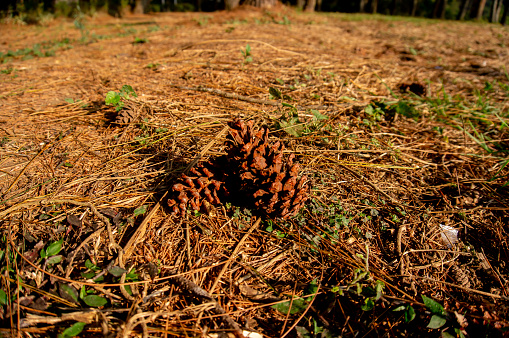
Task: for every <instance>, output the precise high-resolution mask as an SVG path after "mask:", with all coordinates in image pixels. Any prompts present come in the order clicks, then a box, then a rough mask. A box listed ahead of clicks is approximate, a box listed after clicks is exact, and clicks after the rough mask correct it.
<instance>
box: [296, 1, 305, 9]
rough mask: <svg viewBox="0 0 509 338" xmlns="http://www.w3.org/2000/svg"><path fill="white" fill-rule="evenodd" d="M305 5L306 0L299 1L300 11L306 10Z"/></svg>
mask: <svg viewBox="0 0 509 338" xmlns="http://www.w3.org/2000/svg"><path fill="white" fill-rule="evenodd" d="M304 5H306V0H297V8H298V9H304Z"/></svg>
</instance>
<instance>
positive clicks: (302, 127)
mask: <svg viewBox="0 0 509 338" xmlns="http://www.w3.org/2000/svg"><path fill="white" fill-rule="evenodd" d="M283 107H287V108H289V110H287V111H284V112H283V114H282V115H281V117H280V118H279V119H277V120H276V123H275V128H276V129H278V130H283V131H285V132H286V133H288V134H290V135H292V136H295V137H302V136H305V135H309V134H311V133H314V132H317V131H319V130H322V129H327V128H326V125H327V121H328V117H327V116H325V115H322V114H321V113H320V112H319V111H318V110H314V109H311V110H310V111H309V112H310V113H311V118H306V119H301V118H300V117H299V114H298V112H297V109H296V108H295V107H294V106H292V105H290V104H287V103H284V102H283Z"/></svg>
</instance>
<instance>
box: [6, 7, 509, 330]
mask: <svg viewBox="0 0 509 338" xmlns="http://www.w3.org/2000/svg"><path fill="white" fill-rule="evenodd" d="M348 19H349V16H346V15H333V14H330V15H325V14H314V15H310V14H302V13H297V12H294V11H292V10H290V9H287V8H283V7H281V8H277V9H275V10H273V11H271V12H268V11H262V10H257V9H253V8H247V9H239V10H237V11H234V12H229V13H227V12H218V13H207V14H199V13H185V14H177V13H173V14H164V15H163V14H161V15H151V16H144V17H129V18H126V19H123V20H116V19H112V18H107V17H103V16H98V17H96V18H88V19H87V21H86V22H85V27H86V31H85V32H80V31H79V30H77V29H75V28H73V24H72V22H66V21H54V22H51V23H49V25H48V26H47V27H44V28H41V27H35V26H24V27H18V26H9V25H3V26H1V27H0V29H1V30H2V31H3V32H5V33H4V34H2V38H1V39H2V43H3V44H2V47H1V48H0V52H3V53H5V52H7V50H13V51H14V50H17V49H22V48H26V47H31V46H33V45H34V44H35V43H41V42H42V41H50V42H51V41H56V40H58V41H61V39H63V38H64V37H66V38H69V39H70V43H69V44H70V45H72V47H73V48H69V49H65V48H60V49H58V48H57V49H56V50H55V55H54V56H51V57H46V58H39V57H36V58H32V59H26V60H23V59H22V57H21V56H20V57H14V58H12V59H8V60H7V62H6V63H4V64H3V65H2V66H1V67H0V68H1V70H2V74H0V78H1V81H2V86H1V92H0V108H1V110H0V111H1V116H0V118H1V120H0V122H1V124H0V135H1V148H0V191H1V195H2V201H1V206H0V210H1V211H0V224H1V230H2V235H3V237H2V240H1V243H2V246H1V250H2V254H1V259H2V266H5V268H4V269H3V270H2V285H1V289H2V290H4V291H5V292H6V294H7V295H9V296H10V297H11V300H12V301H11V302H9V304H7V305H4V306H3V307H2V308H1V312H0V315H1V318H2V319H3V320H2V323H3V324H2V334H5V335H6V336H8V335H9V334H10V335H13V336H14V335H17V334H20V335H33V336H46V335H47V334H55V333H56V332H62V330H63V329H65V328H67V327H70V326H71V325H72V324H73V322H76V321H80V322H85V323H87V325H86V327H85V330H84V331H83V334H84V335H97V334H100V333H101V332H102V333H103V334H110V333H111V334H115V335H118V336H123V337H128V336H138V335H143V336H204V335H206V334H213V333H216V332H226V331H231V332H232V334H235V335H236V336H239V335H240V331H241V330H247V331H258V332H260V333H263V334H264V335H266V336H269V337H282V336H285V335H288V336H297V331H298V332H300V333H299V334H300V335H301V336H302V335H303V334H304V333H303V332H304V331H303V330H304V328H305V329H307V330H308V331H312V329H313V327H314V323H316V326H317V327H319V328H322V329H324V330H326V331H328V332H329V333H330V334H331V335H332V336H337V335H342V336H354V335H361V336H383V335H388V336H393V335H398V334H404V335H413V336H419V335H428V334H437V332H439V331H438V330H431V329H426V325H427V324H428V322H429V320H430V317H431V314H430V313H429V311H427V310H426V308H425V307H424V304H423V300H422V298H421V295H426V296H428V297H431V298H433V299H435V300H437V301H438V302H439V303H441V304H442V305H443V306H444V307H445V309H446V310H447V311H448V312H449V314H450V315H451V317H450V318H449V319H448V322H447V325H446V326H444V327H443V328H442V329H444V328H449V329H450V332H453V331H451V330H452V329H453V328H460V327H461V328H462V329H463V330H466V331H467V332H469V333H470V335H471V336H479V334H487V333H490V334H494V335H501V334H502V332H503V330H504V329H505V328H507V327H508V325H509V322H508V321H507V318H508V315H507V309H508V308H507V300H508V297H509V290H508V289H509V285H508V278H509V277H508V266H507V264H506V261H507V260H508V259H509V251H508V249H509V246H508V242H507V222H508V217H507V215H508V213H507V210H508V209H509V205H508V204H509V203H508V202H507V196H508V193H507V187H506V183H507V182H508V178H507V175H508V171H507V169H506V168H504V163H507V162H506V161H507V149H508V147H507V145H508V139H509V135H508V133H507V130H508V129H507V122H508V106H509V100H508V97H509V89H508V88H509V87H507V86H508V85H509V80H508V78H507V74H506V73H504V68H503V66H504V65H507V64H509V57H508V53H507V48H506V46H507V45H508V44H509V32H508V30H507V28H502V27H498V26H491V25H483V24H471V23H470V24H467V23H453V22H441V21H440V22H438V21H437V22H434V21H424V20H422V21H415V22H408V21H405V20H402V21H397V20H396V21H389V20H385V19H383V18H380V17H375V18H364V20H362V21H349V20H348ZM285 22H286V23H288V22H289V23H290V24H289V25H286V24H284V23H285ZM82 36H85V38H86V43H84V42H82V41H81V40H80V39H81V37H82ZM101 36H102V37H101ZM465 36H471V37H472V38H469V39H465V38H464V37H465ZM94 38H95V39H96V40H93V39H94ZM135 38H140V39H146V40H147V42H146V43H133V42H134V41H135ZM247 44H249V45H250V47H251V53H252V59H253V61H252V62H245V59H244V57H243V55H242V54H241V52H240V49H243V50H245V48H246V45H247ZM48 45H50V43H49V44H48ZM48 48H49V47H48ZM413 82H415V83H420V84H423V85H425V91H426V93H425V95H424V97H418V96H416V95H413V94H410V93H402V92H400V91H399V86H400V84H402V83H413ZM485 82H488V83H490V84H492V85H493V86H494V87H493V89H486V88H487V87H486V85H485ZM125 84H128V85H131V86H132V87H133V88H134V90H135V91H136V93H137V94H138V97H136V98H133V97H132V98H131V99H130V100H126V101H125V102H126V107H125V109H124V111H125V110H127V109H129V110H130V111H131V112H132V114H131V115H132V116H135V118H134V119H133V120H132V121H131V122H130V123H127V124H115V123H112V122H113V121H114V120H115V118H116V117H117V113H116V112H115V109H114V108H113V107H111V106H107V105H105V103H104V99H105V96H106V94H107V93H108V92H109V91H117V92H118V91H119V90H120V88H121V87H122V86H123V85H125ZM504 86H506V87H504ZM270 87H273V88H278V89H279V90H280V91H281V92H282V93H283V94H284V95H288V96H290V97H291V98H292V101H289V99H285V100H284V101H285V102H289V103H291V104H292V105H294V106H295V107H296V110H297V111H298V113H299V116H300V122H299V123H303V124H304V125H305V126H307V127H308V129H307V130H305V132H302V131H301V132H299V134H300V136H299V137H295V136H292V135H290V134H288V133H286V132H285V131H284V130H281V126H282V123H284V121H282V119H281V116H282V115H283V113H284V114H286V115H288V114H291V113H292V111H291V109H290V108H288V107H285V106H282V105H281V101H278V100H274V99H271V98H269V93H268V91H269V88H270ZM444 93H445V94H446V96H444ZM66 99H68V100H66ZM69 99H72V100H69ZM375 102H385V103H386V104H387V103H391V102H405V103H409V104H410V105H411V106H412V107H414V110H413V111H415V112H417V115H416V118H415V119H413V118H411V117H405V116H404V114H402V113H401V110H398V111H396V113H394V112H395V111H394V109H393V110H391V108H387V107H383V106H380V107H382V108H381V111H384V113H385V115H384V116H376V115H369V114H368V113H366V111H365V108H366V107H367V106H368V105H370V104H371V107H376V103H375ZM310 109H315V110H316V111H318V112H319V113H320V114H321V115H323V116H325V117H326V118H325V119H323V120H320V121H316V120H315V121H314V122H313V116H314V115H313V114H312V112H311V111H310ZM391 112H392V113H391ZM237 117H241V118H243V119H246V120H251V119H252V120H255V121H256V124H257V125H258V126H262V125H266V126H269V127H270V128H271V130H272V133H271V137H272V138H274V139H276V138H278V139H280V140H282V141H283V142H284V143H285V145H286V149H287V151H288V152H293V153H295V154H296V155H297V158H298V159H299V162H300V163H301V165H302V168H303V174H305V175H307V176H308V177H309V180H310V184H311V186H312V197H311V198H310V200H309V202H308V205H307V207H306V208H305V209H303V210H302V212H301V213H300V214H299V216H297V217H296V218H294V219H292V220H289V221H285V222H283V221H280V220H269V219H267V218H266V217H264V216H263V215H252V214H251V212H250V211H249V210H248V209H244V208H241V207H238V204H237V203H236V201H231V202H230V203H229V204H225V205H223V206H221V207H218V208H215V209H213V210H210V211H209V212H208V213H189V214H188V215H187V216H186V217H185V218H175V217H171V216H170V215H169V212H170V211H169V210H168V209H167V208H166V205H165V198H166V197H165V193H166V191H167V190H168V189H169V188H170V187H171V185H172V184H173V182H174V181H175V179H176V178H177V177H178V175H179V174H180V173H181V172H182V171H184V170H185V169H186V168H188V167H189V166H190V165H192V164H193V163H196V162H197V161H202V160H207V159H214V158H215V157H217V156H218V155H220V154H222V153H223V150H224V140H225V137H226V134H227V130H228V129H227V128H226V123H227V122H228V121H230V120H232V119H233V118H237ZM313 123H315V124H313ZM483 137H485V138H484V139H483ZM476 140H477V141H476ZM143 206H144V207H143ZM140 207H141V209H140ZM143 208H145V209H144V210H145V211H144V212H143V211H142V209H143ZM440 225H447V226H451V227H453V228H455V229H458V230H459V233H460V240H459V242H458V243H455V244H454V245H447V244H446V243H444V241H443V240H442V235H441V226H440ZM59 239H63V245H62V250H61V251H60V252H59V253H58V254H61V255H63V261H62V262H59V263H55V264H48V263H47V260H45V259H40V252H41V250H42V251H45V250H46V249H47V248H48V246H49V245H50V244H51V243H55V242H56V241H58V240H59ZM87 260H88V261H89V263H85V261H87ZM112 267H119V268H121V269H125V270H126V271H132V272H133V273H134V272H135V273H136V275H133V274H130V275H129V274H127V275H126V274H123V275H118V276H117V277H115V274H114V273H113V274H112V273H111V268H112ZM120 271H122V270H120ZM91 272H93V273H91ZM86 273H91V274H89V275H87V274H86ZM377 281H380V282H382V283H383V285H384V288H383V295H382V297H381V298H379V299H376V301H375V298H374V297H375V296H374V295H371V294H370V293H369V292H370V291H372V290H373V289H374V288H376V285H382V284H380V283H379V282H377ZM122 283H124V284H125V283H127V284H128V285H130V290H126V287H125V286H121V284H122ZM377 283H378V284H377ZM62 285H67V286H70V287H72V288H73V289H74V290H76V291H78V292H79V291H80V290H83V291H82V292H85V291H87V292H88V293H89V294H95V295H98V296H100V297H102V298H104V299H106V300H107V304H106V305H104V306H101V307H95V308H94V307H89V306H87V305H86V304H85V302H84V301H83V299H82V298H79V299H78V301H75V300H73V297H72V295H71V294H73V292H71V291H65V290H68V289H64V291H62ZM128 291H129V292H128ZM310 294H311V295H314V296H315V298H307V297H308V296H309V295H310ZM83 295H84V294H83ZM83 295H82V296H83ZM292 296H296V297H298V298H294V300H293V303H295V304H296V305H299V306H301V308H299V309H300V311H298V312H296V313H292V314H284V313H282V312H280V311H277V310H276V309H275V308H274V307H273V305H275V304H282V303H284V302H285V301H287V300H288V299H291V297H292ZM300 299H307V300H308V301H305V302H303V301H301V300H300ZM370 300H372V301H374V308H373V309H372V310H369V311H362V310H361V306H363V305H365V304H366V302H368V303H369V301H370ZM402 304H403V305H404V304H411V305H412V306H413V308H414V309H415V312H416V314H417V315H416V318H415V319H414V320H413V321H412V322H410V323H406V322H405V319H404V316H403V312H394V311H392V310H393V309H394V308H396V307H398V306H399V305H402ZM455 312H456V313H458V314H461V315H464V316H465V320H466V322H467V323H468V325H465V322H462V324H461V325H460V324H459V321H458V319H456V318H455V317H454V313H455ZM296 327H297V329H296ZM296 330H297V331H296ZM85 332H86V333H85ZM316 334H317V336H319V334H318V333H316Z"/></svg>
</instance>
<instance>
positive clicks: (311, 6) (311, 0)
mask: <svg viewBox="0 0 509 338" xmlns="http://www.w3.org/2000/svg"><path fill="white" fill-rule="evenodd" d="M315 6H316V0H308V1H307V3H306V12H314V11H315Z"/></svg>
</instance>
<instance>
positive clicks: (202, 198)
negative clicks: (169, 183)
mask: <svg viewBox="0 0 509 338" xmlns="http://www.w3.org/2000/svg"><path fill="white" fill-rule="evenodd" d="M190 173H191V174H192V176H188V175H185V174H182V175H181V176H180V179H179V183H176V184H174V185H173V187H172V191H173V194H174V196H176V197H174V198H170V199H169V200H168V206H170V207H171V208H172V214H173V215H176V214H178V213H180V215H181V216H184V215H185V212H186V210H187V206H188V205H190V206H191V208H192V209H193V210H196V211H200V210H201V211H206V210H205V209H206V206H207V204H212V205H218V204H221V200H220V198H219V196H227V195H228V191H227V190H226V189H225V186H224V183H223V182H222V181H219V180H216V179H214V173H213V172H211V171H210V170H209V169H208V168H207V167H206V166H205V165H203V164H199V165H198V166H197V167H196V168H192V169H191V170H190Z"/></svg>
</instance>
